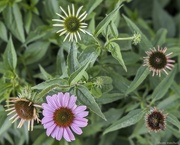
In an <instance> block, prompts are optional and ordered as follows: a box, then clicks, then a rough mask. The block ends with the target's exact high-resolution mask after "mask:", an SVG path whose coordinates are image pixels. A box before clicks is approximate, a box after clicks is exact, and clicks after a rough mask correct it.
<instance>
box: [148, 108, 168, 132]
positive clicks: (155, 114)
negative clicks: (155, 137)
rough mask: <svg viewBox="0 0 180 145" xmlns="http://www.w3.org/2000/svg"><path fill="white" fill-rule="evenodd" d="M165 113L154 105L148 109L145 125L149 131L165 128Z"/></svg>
mask: <svg viewBox="0 0 180 145" xmlns="http://www.w3.org/2000/svg"><path fill="white" fill-rule="evenodd" d="M166 117H167V114H163V112H162V111H160V110H157V109H156V108H155V107H154V109H153V110H150V111H149V112H148V113H147V114H146V116H145V123H146V127H147V128H149V131H154V132H158V131H160V130H164V129H165V128H166Z"/></svg>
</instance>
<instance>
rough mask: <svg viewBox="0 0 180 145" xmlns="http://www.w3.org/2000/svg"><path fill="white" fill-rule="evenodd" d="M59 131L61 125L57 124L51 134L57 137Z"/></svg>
mask: <svg viewBox="0 0 180 145" xmlns="http://www.w3.org/2000/svg"><path fill="white" fill-rule="evenodd" d="M58 132H59V127H58V126H56V127H55V128H54V130H53V132H52V133H51V136H52V137H53V138H56V136H57V134H58Z"/></svg>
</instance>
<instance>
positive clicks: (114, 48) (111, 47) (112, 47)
mask: <svg viewBox="0 0 180 145" xmlns="http://www.w3.org/2000/svg"><path fill="white" fill-rule="evenodd" d="M107 50H108V51H109V52H111V54H112V56H113V57H114V58H115V59H116V60H117V61H118V62H119V63H120V64H121V65H122V67H123V68H124V70H125V71H127V68H126V66H125V64H124V61H123V58H122V55H121V50H120V46H119V45H118V44H117V43H115V42H111V43H109V44H108V45H107Z"/></svg>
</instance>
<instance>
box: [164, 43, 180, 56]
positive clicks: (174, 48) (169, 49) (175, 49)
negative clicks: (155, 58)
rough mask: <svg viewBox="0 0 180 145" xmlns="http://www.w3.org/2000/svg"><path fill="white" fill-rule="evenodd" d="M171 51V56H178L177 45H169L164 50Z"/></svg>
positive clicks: (179, 49)
mask: <svg viewBox="0 0 180 145" xmlns="http://www.w3.org/2000/svg"><path fill="white" fill-rule="evenodd" d="M171 52H172V55H171V57H175V56H178V55H179V54H180V47H179V46H174V47H170V48H168V49H167V51H166V53H171Z"/></svg>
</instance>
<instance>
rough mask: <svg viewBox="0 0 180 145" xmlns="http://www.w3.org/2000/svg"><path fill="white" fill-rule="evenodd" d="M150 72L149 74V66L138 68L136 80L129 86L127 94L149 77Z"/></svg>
mask: <svg viewBox="0 0 180 145" xmlns="http://www.w3.org/2000/svg"><path fill="white" fill-rule="evenodd" d="M148 74H149V68H147V67H144V66H141V67H140V68H139V69H138V71H137V73H136V76H135V78H134V80H133V81H132V83H131V84H130V86H129V87H128V89H127V91H126V94H129V93H131V92H132V91H134V90H135V89H136V88H137V87H138V86H139V85H140V84H141V83H142V82H143V81H144V79H145V78H146V77H147V75H148Z"/></svg>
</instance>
